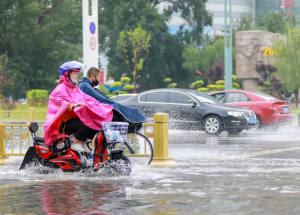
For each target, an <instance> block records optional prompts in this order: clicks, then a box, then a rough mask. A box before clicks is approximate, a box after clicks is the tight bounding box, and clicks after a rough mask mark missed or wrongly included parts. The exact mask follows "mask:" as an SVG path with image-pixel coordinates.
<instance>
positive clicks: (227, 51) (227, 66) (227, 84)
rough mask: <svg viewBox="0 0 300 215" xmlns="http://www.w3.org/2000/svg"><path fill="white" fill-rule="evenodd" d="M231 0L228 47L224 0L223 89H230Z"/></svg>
mask: <svg viewBox="0 0 300 215" xmlns="http://www.w3.org/2000/svg"><path fill="white" fill-rule="evenodd" d="M231 21H232V19H231V0H229V47H228V41H227V33H228V32H227V0H225V32H224V34H225V50H224V53H225V59H224V62H225V90H231V89H232V23H231Z"/></svg>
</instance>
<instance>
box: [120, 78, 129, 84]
mask: <svg viewBox="0 0 300 215" xmlns="http://www.w3.org/2000/svg"><path fill="white" fill-rule="evenodd" d="M130 80H131V78H128V77H122V78H121V82H123V83H124V82H126V83H128V82H130Z"/></svg>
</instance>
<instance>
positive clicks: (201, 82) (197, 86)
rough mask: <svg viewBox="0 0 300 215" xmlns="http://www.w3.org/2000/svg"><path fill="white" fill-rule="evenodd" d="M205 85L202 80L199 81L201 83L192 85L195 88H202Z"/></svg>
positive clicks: (196, 82) (197, 82)
mask: <svg viewBox="0 0 300 215" xmlns="http://www.w3.org/2000/svg"><path fill="white" fill-rule="evenodd" d="M203 83H204V82H203V81H202V80H199V81H195V82H194V83H193V84H192V85H193V87H196V88H200V87H201V86H202V85H203Z"/></svg>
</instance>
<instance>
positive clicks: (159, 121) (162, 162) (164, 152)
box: [151, 113, 177, 167]
mask: <svg viewBox="0 0 300 215" xmlns="http://www.w3.org/2000/svg"><path fill="white" fill-rule="evenodd" d="M168 121H169V114H166V113H157V114H154V122H155V124H154V131H153V135H154V138H153V142H154V156H153V160H152V162H151V166H156V167H169V166H176V165H177V163H176V162H175V161H173V158H169V134H168V129H169V128H168Z"/></svg>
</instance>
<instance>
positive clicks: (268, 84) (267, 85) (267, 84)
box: [263, 81, 272, 87]
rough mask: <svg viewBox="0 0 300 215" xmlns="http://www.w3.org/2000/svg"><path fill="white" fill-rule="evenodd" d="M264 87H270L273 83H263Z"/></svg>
mask: <svg viewBox="0 0 300 215" xmlns="http://www.w3.org/2000/svg"><path fill="white" fill-rule="evenodd" d="M263 85H264V86H266V87H270V86H271V85H272V84H271V82H269V81H265V82H264V83H263Z"/></svg>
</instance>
